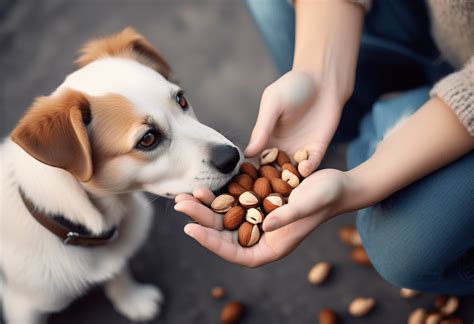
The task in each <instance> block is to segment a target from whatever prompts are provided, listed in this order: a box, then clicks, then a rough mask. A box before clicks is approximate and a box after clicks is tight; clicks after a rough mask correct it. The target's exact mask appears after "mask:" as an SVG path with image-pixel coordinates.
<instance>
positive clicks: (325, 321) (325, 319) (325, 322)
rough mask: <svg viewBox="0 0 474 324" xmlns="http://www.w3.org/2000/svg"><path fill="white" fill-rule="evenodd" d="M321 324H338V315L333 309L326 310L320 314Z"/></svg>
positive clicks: (322, 310)
mask: <svg viewBox="0 0 474 324" xmlns="http://www.w3.org/2000/svg"><path fill="white" fill-rule="evenodd" d="M318 317H319V324H337V316H336V313H334V311H333V310H332V309H329V308H324V309H321V311H320V312H319V316H318Z"/></svg>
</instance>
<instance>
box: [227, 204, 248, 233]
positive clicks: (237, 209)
mask: <svg viewBox="0 0 474 324" xmlns="http://www.w3.org/2000/svg"><path fill="white" fill-rule="evenodd" d="M244 218H245V209H244V207H242V206H234V207H232V208H231V209H230V210H229V211H228V212H227V213H225V215H224V220H223V225H224V228H225V229H226V230H229V231H233V230H236V229H237V228H239V226H240V225H241V224H242V223H243V222H244Z"/></svg>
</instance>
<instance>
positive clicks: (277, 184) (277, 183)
mask: <svg viewBox="0 0 474 324" xmlns="http://www.w3.org/2000/svg"><path fill="white" fill-rule="evenodd" d="M270 183H271V185H272V188H273V191H274V192H276V193H279V194H281V195H283V196H285V197H287V196H289V195H290V193H291V190H292V189H293V188H291V186H290V185H289V184H288V183H286V182H285V181H283V180H281V179H279V178H273V179H271V180H270Z"/></svg>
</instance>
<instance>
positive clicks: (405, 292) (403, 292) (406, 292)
mask: <svg viewBox="0 0 474 324" xmlns="http://www.w3.org/2000/svg"><path fill="white" fill-rule="evenodd" d="M418 294H419V292H418V291H416V290H411V289H408V288H402V289H400V296H401V297H402V298H413V297H416V296H418Z"/></svg>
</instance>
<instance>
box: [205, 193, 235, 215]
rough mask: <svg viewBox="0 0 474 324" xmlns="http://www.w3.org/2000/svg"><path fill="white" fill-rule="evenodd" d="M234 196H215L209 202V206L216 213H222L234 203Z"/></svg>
mask: <svg viewBox="0 0 474 324" xmlns="http://www.w3.org/2000/svg"><path fill="white" fill-rule="evenodd" d="M235 203H236V201H235V198H234V197H232V196H231V195H229V194H222V195H220V196H217V197H216V198H215V199H214V200H213V201H212V203H211V208H212V210H213V211H215V212H216V213H220V214H224V213H226V212H227V211H228V210H229V209H231V208H232V207H233V206H234V205H235Z"/></svg>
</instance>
